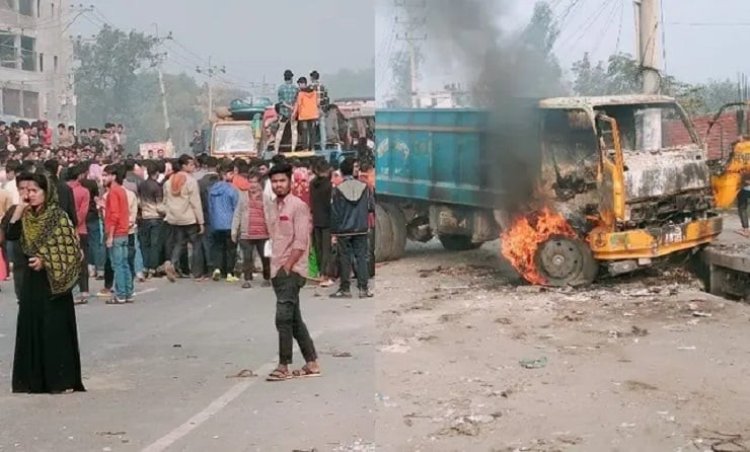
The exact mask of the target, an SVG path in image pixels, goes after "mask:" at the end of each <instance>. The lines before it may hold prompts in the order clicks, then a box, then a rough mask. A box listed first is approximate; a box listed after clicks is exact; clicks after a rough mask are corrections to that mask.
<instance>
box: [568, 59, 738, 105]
mask: <svg viewBox="0 0 750 452" xmlns="http://www.w3.org/2000/svg"><path fill="white" fill-rule="evenodd" d="M572 72H573V75H574V80H573V90H574V91H575V93H576V94H577V95H579V96H598V95H607V94H634V93H640V92H641V90H642V88H641V83H642V82H641V78H640V67H639V64H638V61H637V60H636V59H635V58H633V57H632V56H631V55H629V54H626V53H617V54H614V55H611V56H610V57H609V59H608V60H607V63H606V66H605V63H604V62H602V61H599V62H597V63H596V64H592V62H591V59H590V56H589V55H588V54H585V55H584V56H583V58H582V59H580V60H579V61H576V62H575V63H573V68H572ZM661 91H662V93H664V94H665V95H668V96H673V97H675V98H677V100H678V101H679V102H680V103H681V104H682V106H683V107H684V108H685V110H687V111H688V113H690V114H691V115H693V116H699V115H706V114H711V113H713V112H715V111H716V110H718V109H719V107H721V105H723V104H725V103H727V102H732V101H734V100H736V99H737V90H736V85H735V84H734V83H732V82H731V81H729V80H709V81H708V82H706V83H700V84H691V83H687V82H683V81H681V80H678V79H677V78H675V77H673V76H671V75H668V74H664V75H662V80H661Z"/></svg>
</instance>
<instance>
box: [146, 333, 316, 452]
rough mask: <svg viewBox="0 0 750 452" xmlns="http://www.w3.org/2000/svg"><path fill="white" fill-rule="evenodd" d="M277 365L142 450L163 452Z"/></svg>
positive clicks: (271, 364)
mask: <svg viewBox="0 0 750 452" xmlns="http://www.w3.org/2000/svg"><path fill="white" fill-rule="evenodd" d="M318 336H319V334H318V333H314V334H311V337H312V339H313V340H316V339H317V338H318ZM277 365H278V362H277V361H276V360H274V361H271V362H269V363H266V364H264V365H263V366H261V367H260V368H258V370H257V371H256V372H255V373H257V374H258V376H257V377H255V378H253V379H252V380H246V381H242V382H240V383H237V384H236V385H234V386H232V387H231V388H229V390H227V392H225V393H224V394H222V395H220V396H219V397H218V398H216V399H215V400H214V401H213V402H211V403H210V404H209V405H208V406H207V407H206V408H204V409H203V410H201V411H200V412H198V413H197V414H195V415H194V416H193V417H191V418H190V419H188V420H187V421H186V422H185V423H184V424H182V425H180V426H179V427H177V428H175V429H174V430H172V431H171V432H169V433H167V434H166V435H164V436H163V437H161V438H159V439H158V440H156V441H155V442H154V443H152V444H150V445H148V446H146V447H145V448H144V449H142V450H141V452H163V451H165V450H167V449H168V448H169V447H171V446H172V445H173V444H174V443H176V442H177V441H179V440H180V439H182V438H184V437H185V436H187V435H188V434H189V433H190V432H192V431H193V430H195V429H196V428H198V427H200V426H201V424H203V423H204V422H206V421H207V420H209V419H211V417H212V416H215V415H216V414H217V413H219V412H220V411H221V410H223V409H224V408H226V407H227V405H229V404H230V403H232V402H233V401H234V400H235V399H237V397H239V396H241V395H242V394H243V393H244V392H245V391H247V390H248V389H249V388H250V387H251V386H253V385H254V384H256V383H258V382H259V381H262V382H264V383H265V382H266V375H268V374H269V373H270V372H271V371H273V370H274V369H275V368H276V366H277ZM268 384H273V383H268ZM278 384H283V382H280V383H278Z"/></svg>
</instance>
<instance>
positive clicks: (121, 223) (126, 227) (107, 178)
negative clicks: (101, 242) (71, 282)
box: [103, 165, 133, 304]
mask: <svg viewBox="0 0 750 452" xmlns="http://www.w3.org/2000/svg"><path fill="white" fill-rule="evenodd" d="M103 179H104V186H105V187H107V200H106V202H105V205H104V231H105V234H106V237H107V242H106V244H107V250H108V251H109V259H110V262H111V263H112V270H113V271H114V273H115V295H114V297H112V299H111V300H109V301H107V304H123V303H132V302H133V272H132V271H131V269H130V264H129V262H128V234H129V233H130V209H129V207H128V195H127V193H125V189H124V188H123V187H122V181H123V179H125V167H124V166H122V165H108V166H107V167H106V168H104V177H103Z"/></svg>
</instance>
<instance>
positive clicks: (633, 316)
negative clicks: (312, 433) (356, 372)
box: [375, 244, 750, 451]
mask: <svg viewBox="0 0 750 452" xmlns="http://www.w3.org/2000/svg"><path fill="white" fill-rule="evenodd" d="M494 245H495V244H487V245H486V246H485V247H484V248H483V249H480V250H478V251H475V252H467V253H459V254H456V253H447V252H442V251H441V250H439V249H438V248H436V246H435V245H433V244H430V245H427V246H419V247H416V248H414V249H412V250H411V251H410V252H409V253H408V254H407V256H406V257H405V258H404V259H402V260H401V261H398V262H394V263H390V264H387V265H384V266H382V267H380V268H379V270H378V297H377V299H376V300H377V302H378V303H379V315H378V317H377V328H378V331H379V332H380V334H381V335H382V337H381V343H380V344H379V346H378V354H377V356H376V366H375V368H376V369H377V388H378V394H377V398H376V399H377V402H378V404H377V410H378V413H377V420H376V438H377V445H378V448H379V449H382V450H399V451H401V450H403V451H442V450H446V451H451V450H478V451H479V450H491V451H514V450H527V451H566V450H576V451H579V450H586V451H588V450H592V451H602V450H622V451H629V450H639V451H652V450H653V451H664V450H685V451H687V450H712V447H714V449H713V450H740V451H742V450H750V423H748V422H747V414H746V413H747V406H748V405H749V404H750V390H748V389H747V384H746V380H747V378H746V377H747V375H750V328H748V327H750V307H749V306H748V305H745V304H742V303H735V302H731V301H728V300H724V299H720V298H716V297H713V296H711V295H708V294H706V293H703V292H701V290H700V285H699V284H698V282H697V281H695V280H694V279H693V278H692V277H691V275H690V274H689V273H687V272H685V271H682V270H681V269H670V270H664V271H661V272H659V271H652V272H650V273H641V274H638V275H631V276H629V277H627V278H620V279H616V280H609V281H603V282H602V283H599V284H597V285H595V286H592V287H591V288H588V289H586V290H574V289H569V288H566V289H546V288H539V287H529V286H525V285H522V284H520V282H519V281H518V280H517V279H516V277H515V276H513V275H512V274H511V273H510V272H508V268H507V266H506V265H504V264H502V263H501V262H500V261H499V260H498V258H497V256H496V253H495V249H496V246H494ZM519 364H520V365H519ZM717 432H718V433H717ZM732 447H733V449H732Z"/></svg>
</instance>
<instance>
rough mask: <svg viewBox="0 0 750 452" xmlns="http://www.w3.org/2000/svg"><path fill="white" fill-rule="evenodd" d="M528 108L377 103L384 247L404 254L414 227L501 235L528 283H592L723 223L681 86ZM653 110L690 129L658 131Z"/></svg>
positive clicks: (470, 241)
mask: <svg viewBox="0 0 750 452" xmlns="http://www.w3.org/2000/svg"><path fill="white" fill-rule="evenodd" d="M528 110H529V112H531V113H529V114H520V113H519V114H512V115H508V117H507V118H500V119H498V118H492V117H491V115H490V114H489V113H488V112H484V111H481V110H476V109H399V110H396V109H384V110H378V111H377V112H376V127H377V145H376V156H377V190H378V206H377V209H378V212H377V213H378V224H377V229H376V230H377V231H378V234H376V244H375V253H376V259H378V260H380V261H383V260H390V259H397V258H399V257H401V255H402V254H403V252H404V246H405V243H406V240H407V239H410V240H416V241H421V242H425V241H428V240H431V239H432V238H433V237H434V236H437V237H438V239H439V240H440V241H441V243H442V244H443V246H444V247H445V248H446V249H448V250H455V251H460V250H468V249H473V248H477V247H479V246H481V245H482V243H484V242H488V241H492V240H496V239H497V238H498V237H499V238H500V246H501V253H502V255H503V256H504V257H505V258H506V259H507V260H508V261H509V262H510V263H511V264H512V265H513V267H514V268H515V269H516V270H517V271H518V273H519V274H520V275H521V276H522V277H523V278H524V279H525V280H527V281H528V282H529V283H532V284H540V285H552V286H563V285H587V284H590V283H592V282H593V281H595V280H596V279H597V277H600V276H603V275H606V274H608V275H620V274H624V273H628V272H632V271H635V270H638V269H640V268H643V267H647V266H652V265H657V264H660V263H662V262H665V261H667V260H668V259H669V258H670V257H673V256H675V255H677V254H681V253H694V252H697V251H698V250H700V249H701V248H702V247H704V246H705V245H707V244H709V243H710V242H711V241H712V240H713V239H714V238H716V237H717V236H718V235H719V233H720V232H721V229H722V220H721V217H720V216H719V215H718V214H717V213H716V212H715V211H714V199H713V193H712V186H711V171H710V169H709V166H708V164H707V161H706V152H705V148H704V146H703V145H702V143H701V140H700V137H699V136H698V134H697V133H696V132H695V130H694V127H693V125H692V123H691V121H690V119H689V118H688V116H687V114H686V113H685V111H684V110H683V109H682V107H681V106H680V105H679V104H678V103H677V102H676V101H675V100H674V99H672V98H669V97H665V96H645V95H627V96H607V97H567V98H553V99H543V100H541V101H535V102H534V104H533V106H532V107H528ZM654 115H656V116H654ZM646 117H650V118H654V117H656V118H657V119H660V120H661V121H670V123H673V122H674V121H678V122H679V123H680V124H681V125H682V126H683V127H684V128H685V133H684V134H679V136H681V137H687V138H685V139H683V141H682V142H662V143H661V144H660V145H657V146H653V145H650V143H653V137H650V139H649V137H647V136H646V135H647V134H646V133H644V130H646V129H645V128H644V121H645V119H644V118H646ZM514 118H515V119H514ZM532 118H533V119H532ZM656 125H657V127H656V129H655V130H656V131H657V132H658V131H660V127H658V126H659V125H660V124H659V123H658V120H657V124H656ZM658 141H659V142H661V141H668V138H661V140H658ZM519 194H520V195H521V196H519Z"/></svg>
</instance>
